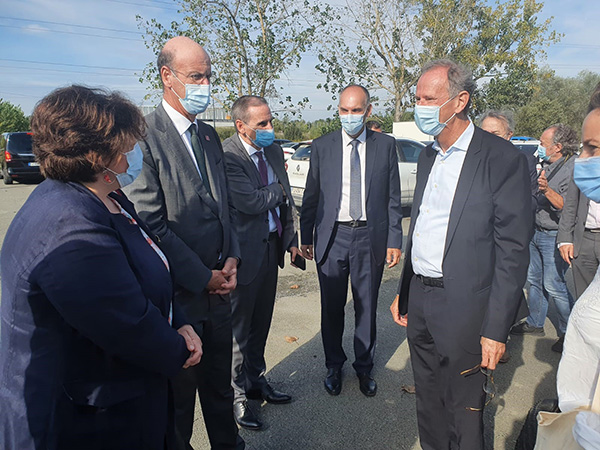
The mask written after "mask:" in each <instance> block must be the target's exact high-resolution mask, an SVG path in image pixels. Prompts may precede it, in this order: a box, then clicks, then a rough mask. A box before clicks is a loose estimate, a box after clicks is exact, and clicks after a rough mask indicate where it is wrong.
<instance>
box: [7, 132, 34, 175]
mask: <svg viewBox="0 0 600 450" xmlns="http://www.w3.org/2000/svg"><path fill="white" fill-rule="evenodd" d="M0 169H1V170H0V177H1V178H3V179H4V184H12V182H13V181H14V180H16V181H26V180H27V181H30V180H31V181H39V180H41V179H42V175H41V174H40V164H39V163H38V162H37V161H36V160H35V157H34V156H33V151H32V150H31V133H28V132H24V131H20V132H15V133H2V135H1V136H0Z"/></svg>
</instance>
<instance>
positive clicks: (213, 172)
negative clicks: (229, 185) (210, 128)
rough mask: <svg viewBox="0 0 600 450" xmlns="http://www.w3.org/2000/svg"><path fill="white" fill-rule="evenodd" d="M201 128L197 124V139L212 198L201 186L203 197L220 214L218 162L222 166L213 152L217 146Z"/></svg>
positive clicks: (221, 203) (199, 124)
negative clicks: (200, 147)
mask: <svg viewBox="0 0 600 450" xmlns="http://www.w3.org/2000/svg"><path fill="white" fill-rule="evenodd" d="M203 128H204V127H203V126H202V124H201V123H200V122H198V138H199V139H200V142H201V144H202V147H203V148H204V154H205V156H206V163H207V164H206V171H207V172H208V181H209V183H210V189H211V191H212V197H211V196H210V195H209V194H208V192H206V189H204V186H202V190H203V192H204V194H205V197H206V198H207V199H208V200H207V201H210V202H212V204H213V205H214V206H215V207H216V208H217V209H218V211H219V212H221V211H222V209H223V199H222V198H221V183H220V178H219V173H218V171H217V166H218V163H219V162H220V163H221V164H223V161H222V157H221V155H220V154H219V152H218V151H216V150H215V148H217V149H218V146H216V143H214V142H212V141H211V140H210V137H209V136H208V134H206V130H204V129H203ZM203 198H204V197H203Z"/></svg>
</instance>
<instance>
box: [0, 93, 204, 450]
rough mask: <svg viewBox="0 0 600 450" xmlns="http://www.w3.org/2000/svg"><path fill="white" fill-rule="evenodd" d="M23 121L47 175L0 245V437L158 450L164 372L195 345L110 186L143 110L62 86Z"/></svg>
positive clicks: (12, 446)
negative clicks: (30, 116)
mask: <svg viewBox="0 0 600 450" xmlns="http://www.w3.org/2000/svg"><path fill="white" fill-rule="evenodd" d="M31 129H32V132H33V143H34V152H35V154H36V157H37V160H38V161H39V163H40V166H41V170H42V173H43V174H44V176H45V177H46V178H47V179H46V180H45V181H44V182H43V183H42V184H40V185H39V186H38V187H37V188H36V189H35V190H34V191H33V193H32V194H31V195H30V197H29V199H28V200H27V201H26V202H25V204H24V205H23V207H22V208H21V210H20V211H19V212H18V213H17V215H16V216H15V218H14V220H13V222H12V223H11V225H10V227H9V229H8V232H7V234H6V237H5V240H4V244H3V247H2V253H1V255H0V271H1V272H0V273H1V278H2V301H1V304H0V319H1V322H0V333H1V334H0V405H1V407H0V448H2V449H3V450H25V449H49V450H51V449H142V448H143V449H165V448H168V447H169V443H170V419H171V417H170V416H171V411H170V407H169V404H170V400H169V392H170V391H169V385H168V377H169V376H173V375H175V374H176V373H177V372H178V371H179V370H180V369H181V368H182V367H188V366H190V365H195V364H197V363H198V362H199V361H200V357H201V355H202V344H201V342H200V339H199V338H198V336H197V335H196V333H195V332H194V330H193V329H192V327H191V326H190V325H186V324H185V320H184V318H183V317H181V315H180V314H179V313H178V310H177V307H176V305H174V304H173V302H172V295H173V292H172V289H173V288H172V281H171V276H170V273H169V265H168V262H167V260H166V258H165V257H164V255H163V254H162V252H161V251H160V249H159V248H158V246H157V245H156V243H155V242H154V241H153V240H152V236H151V234H150V232H149V231H148V229H147V228H146V227H145V226H144V224H143V223H141V221H140V219H139V218H138V216H137V215H136V213H135V210H134V208H133V205H132V204H131V203H130V202H129V201H128V200H127V198H126V197H125V196H124V195H123V194H122V193H121V192H120V190H119V189H120V188H122V187H124V186H125V185H127V184H129V183H131V182H132V181H133V180H134V179H135V177H136V176H137V174H139V171H140V170H141V165H142V155H141V151H140V149H139V147H138V146H137V144H136V142H137V141H138V140H139V139H141V138H143V136H144V131H145V123H144V118H143V116H142V115H141V113H140V112H139V110H138V109H137V108H136V107H135V106H134V105H133V104H132V103H130V102H129V101H128V100H126V99H124V98H123V97H122V96H120V95H118V94H114V93H112V94H111V93H106V92H103V91H100V90H97V89H90V88H86V87H83V86H71V87H67V88H62V89H58V90H56V91H54V92H52V93H51V94H49V95H48V96H47V97H45V98H44V99H42V100H41V101H40V102H39V103H38V105H37V106H36V109H35V111H34V114H33V116H32V119H31Z"/></svg>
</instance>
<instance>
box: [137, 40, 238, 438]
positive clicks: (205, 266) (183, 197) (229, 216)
mask: <svg viewBox="0 0 600 450" xmlns="http://www.w3.org/2000/svg"><path fill="white" fill-rule="evenodd" d="M157 66H158V67H157V68H158V70H159V72H160V76H161V80H162V84H163V100H162V103H161V104H160V105H159V106H158V108H157V109H156V110H155V111H154V112H152V113H150V114H149V115H148V116H147V117H146V121H147V123H148V130H147V136H146V139H145V140H144V141H143V142H140V146H141V148H142V151H143V153H144V167H143V169H142V173H141V175H140V176H139V177H138V179H137V180H136V182H135V183H134V184H133V185H132V188H131V189H130V190H129V193H128V195H129V196H130V198H131V199H132V200H133V201H134V202H135V205H136V208H137V210H138V211H139V215H140V217H141V218H142V219H143V220H144V221H145V222H146V223H147V224H148V226H149V227H150V229H151V230H152V232H153V233H154V234H155V235H156V237H157V240H158V241H159V243H160V246H161V249H162V250H163V251H164V252H165V254H166V255H167V257H168V258H169V262H170V264H171V268H172V271H173V274H174V277H175V284H176V286H175V300H176V301H177V302H179V304H180V305H181V306H182V307H183V310H184V312H185V313H186V315H187V317H188V320H189V321H190V323H191V324H192V325H193V326H194V327H195V329H196V331H197V332H198V334H199V335H200V336H202V342H203V344H204V356H203V358H202V361H201V363H200V364H198V365H197V366H196V367H194V368H190V369H186V370H184V371H182V372H181V374H180V375H178V376H177V378H175V379H174V380H173V389H174V396H175V398H174V400H175V410H176V427H177V429H176V431H177V434H178V438H179V440H180V446H181V448H187V449H191V448H192V447H191V445H190V444H189V441H190V438H191V436H192V432H193V424H194V409H195V405H196V391H198V396H199V397H200V404H201V406H202V412H203V416H204V423H205V424H206V429H207V432H208V437H209V439H210V444H211V447H212V448H213V449H233V448H244V442H243V440H242V439H241V438H240V437H239V436H238V428H237V425H236V424H235V420H234V417H233V389H232V388H231V383H230V375H231V341H232V329H231V304H230V300H229V293H230V292H231V291H232V290H233V289H235V287H236V282H237V278H236V277H237V275H236V274H237V265H238V262H239V260H240V247H239V244H238V238H237V236H236V233H235V226H234V218H235V210H234V208H233V206H232V204H231V201H230V198H229V189H228V185H227V178H226V174H225V157H224V155H223V150H222V148H221V143H220V141H219V137H218V136H217V133H216V132H215V130H214V129H213V128H212V127H210V126H208V125H205V124H204V123H202V122H201V121H198V120H196V114H199V113H200V112H202V111H204V110H205V109H206V107H207V105H208V102H209V99H210V76H211V64H210V58H209V56H208V54H207V53H206V52H205V51H204V49H203V48H202V47H201V46H200V45H198V44H197V43H196V42H194V41H192V40H191V39H189V38H187V37H182V36H180V37H176V38H173V39H171V40H169V41H168V42H167V43H166V44H165V46H164V47H163V49H162V51H161V52H160V55H159V56H158V61H157Z"/></svg>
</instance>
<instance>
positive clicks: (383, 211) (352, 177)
mask: <svg viewBox="0 0 600 450" xmlns="http://www.w3.org/2000/svg"><path fill="white" fill-rule="evenodd" d="M371 109H372V107H371V103H370V96H369V92H368V91H367V90H366V89H365V88H364V87H362V86H357V85H351V86H348V87H346V88H345V89H343V90H342V92H341V93H340V103H339V114H340V120H341V122H342V129H341V130H337V131H334V132H332V133H329V134H327V135H325V136H321V137H320V138H318V139H315V140H314V141H313V143H312V151H311V156H310V169H309V171H308V177H307V180H306V190H305V191H304V197H303V199H302V213H301V216H300V231H301V233H300V234H301V238H302V253H303V254H304V256H305V257H306V258H308V259H313V255H314V258H315V261H316V263H317V273H318V275H319V285H320V288H321V335H322V338H323V347H324V350H325V365H326V367H327V369H328V371H327V376H326V378H325V389H326V390H327V392H328V393H329V394H331V395H338V394H339V393H340V391H341V389H342V366H343V365H344V362H345V361H346V354H345V353H344V349H343V348H342V335H343V333H344V306H345V304H346V295H347V292H348V277H350V282H351V285H352V297H353V299H354V311H355V315H356V319H355V323H356V326H355V332H354V355H355V361H354V364H353V367H354V370H355V371H356V374H357V375H358V379H359V387H360V390H361V392H362V393H363V394H364V395H366V396H368V397H371V396H374V395H375V394H376V392H377V384H376V383H375V380H374V379H373V377H372V376H371V369H372V368H373V356H374V354H375V338H376V329H375V319H376V313H377V297H378V295H379V285H380V283H381V276H382V275H383V267H384V263H385V262H386V260H387V263H388V265H389V267H393V266H395V265H396V264H397V263H398V261H399V260H400V248H401V247H402V225H401V220H402V209H401V207H400V178H399V175H398V157H397V154H396V142H395V140H394V138H393V137H391V136H387V135H385V134H382V133H376V132H373V131H371V130H367V129H366V127H365V120H366V118H367V117H369V115H370V114H371ZM313 243H314V253H313Z"/></svg>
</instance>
